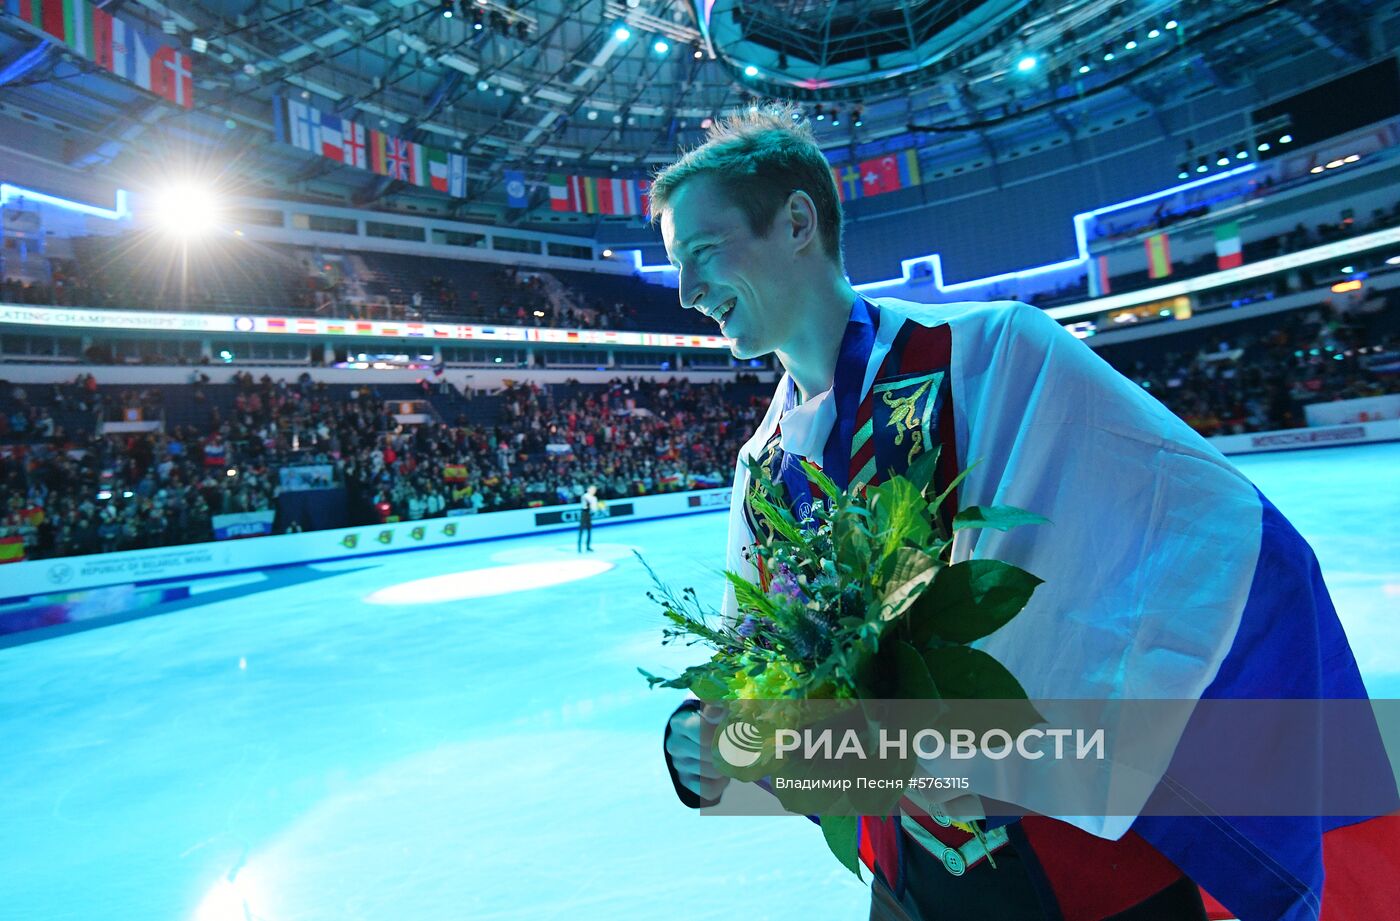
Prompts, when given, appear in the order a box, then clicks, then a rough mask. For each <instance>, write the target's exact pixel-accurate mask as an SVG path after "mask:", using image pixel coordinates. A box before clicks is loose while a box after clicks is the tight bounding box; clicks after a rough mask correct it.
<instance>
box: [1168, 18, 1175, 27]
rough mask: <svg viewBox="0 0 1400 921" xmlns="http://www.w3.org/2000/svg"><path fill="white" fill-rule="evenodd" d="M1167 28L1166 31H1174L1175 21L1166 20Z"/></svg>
mask: <svg viewBox="0 0 1400 921" xmlns="http://www.w3.org/2000/svg"><path fill="white" fill-rule="evenodd" d="M1167 28H1168V29H1175V28H1176V20H1175V19H1168V20H1167Z"/></svg>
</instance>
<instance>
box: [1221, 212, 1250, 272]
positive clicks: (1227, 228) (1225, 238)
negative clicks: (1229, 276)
mask: <svg viewBox="0 0 1400 921" xmlns="http://www.w3.org/2000/svg"><path fill="white" fill-rule="evenodd" d="M1243 264H1244V253H1243V252H1242V251H1241V249H1240V224H1239V221H1231V222H1230V223H1228V224H1221V225H1220V226H1219V227H1217V228H1215V265H1216V267H1217V268H1221V269H1233V268H1236V267H1238V266H1241V265H1243Z"/></svg>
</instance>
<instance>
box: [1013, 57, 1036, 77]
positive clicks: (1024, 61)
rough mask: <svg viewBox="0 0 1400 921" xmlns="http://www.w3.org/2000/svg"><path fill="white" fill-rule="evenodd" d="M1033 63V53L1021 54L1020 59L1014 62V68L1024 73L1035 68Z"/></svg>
mask: <svg viewBox="0 0 1400 921" xmlns="http://www.w3.org/2000/svg"><path fill="white" fill-rule="evenodd" d="M1035 64H1036V61H1035V55H1033V54H1027V55H1023V56H1022V57H1021V59H1020V60H1019V61H1017V62H1016V69H1017V70H1019V71H1020V72H1021V73H1023V74H1024V73H1029V72H1031V71H1032V70H1035Z"/></svg>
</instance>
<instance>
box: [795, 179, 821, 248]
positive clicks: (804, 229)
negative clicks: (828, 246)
mask: <svg viewBox="0 0 1400 921" xmlns="http://www.w3.org/2000/svg"><path fill="white" fill-rule="evenodd" d="M787 217H788V228H789V230H790V232H791V234H792V242H793V248H794V250H796V251H797V252H801V251H802V250H804V249H806V248H807V247H808V246H810V245H811V244H812V243H813V242H814V241H816V242H817V243H818V244H820V240H819V239H818V238H819V233H818V231H817V205H816V203H815V202H814V201H812V196H810V195H808V194H807V193H806V192H803V191H802V190H801V189H799V190H797V191H796V192H793V193H792V194H791V195H789V196H788V202H787Z"/></svg>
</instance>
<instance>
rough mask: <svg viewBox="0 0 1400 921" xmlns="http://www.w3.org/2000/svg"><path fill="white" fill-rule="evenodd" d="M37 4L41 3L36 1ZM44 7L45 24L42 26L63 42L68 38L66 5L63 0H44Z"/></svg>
mask: <svg viewBox="0 0 1400 921" xmlns="http://www.w3.org/2000/svg"><path fill="white" fill-rule="evenodd" d="M35 5H36V6H38V5H39V4H38V3H36V4H35ZM42 5H43V7H44V12H43V17H44V18H43V24H42V26H41V28H42V29H43V30H44V31H45V32H47V33H49V34H50V35H52V36H53V37H54V38H56V39H58V40H59V41H61V42H66V41H67V40H68V24H67V22H66V21H65V20H66V18H67V17H65V16H64V12H65V7H66V6H67V4H66V3H64V2H63V0H42Z"/></svg>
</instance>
